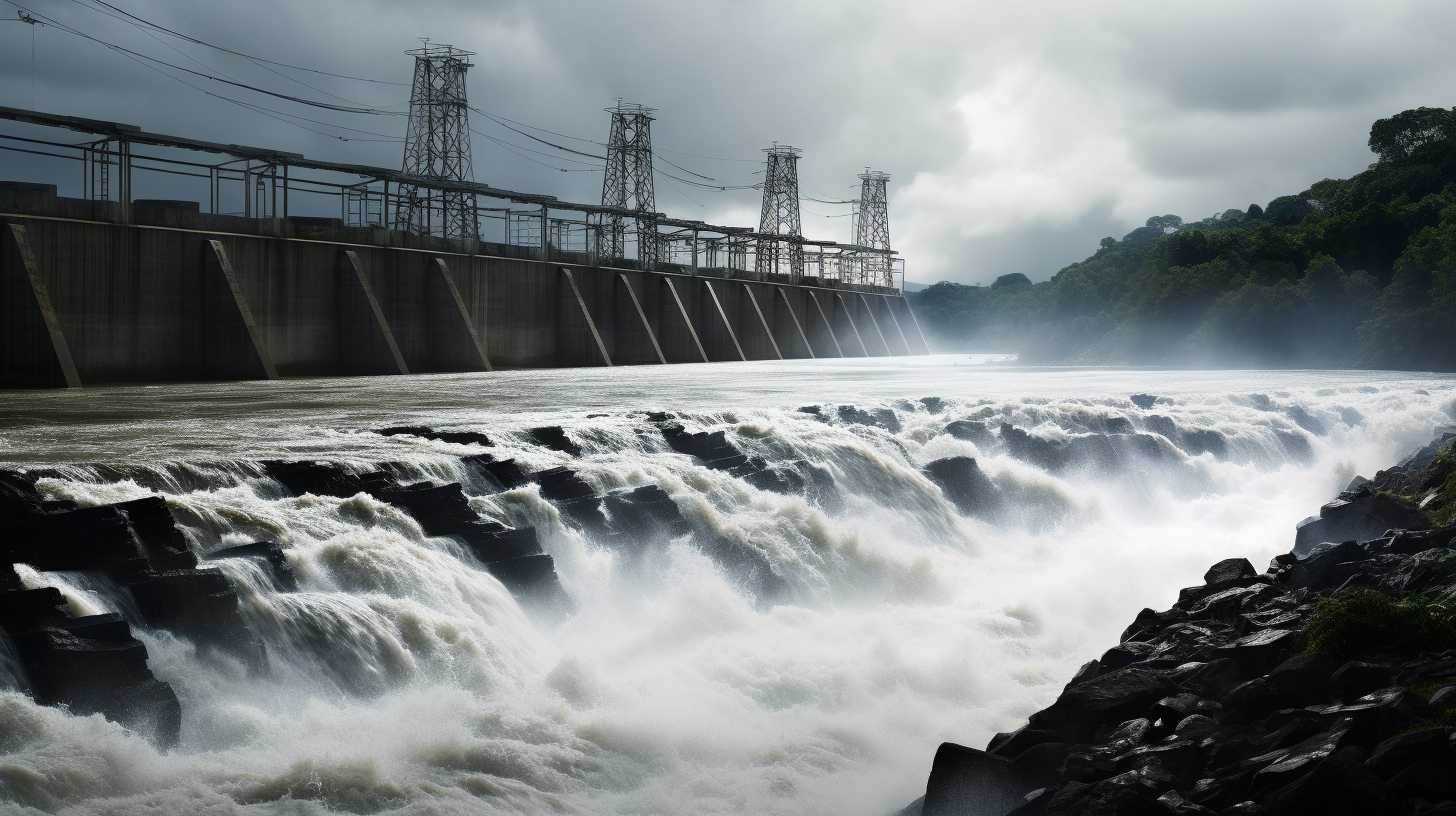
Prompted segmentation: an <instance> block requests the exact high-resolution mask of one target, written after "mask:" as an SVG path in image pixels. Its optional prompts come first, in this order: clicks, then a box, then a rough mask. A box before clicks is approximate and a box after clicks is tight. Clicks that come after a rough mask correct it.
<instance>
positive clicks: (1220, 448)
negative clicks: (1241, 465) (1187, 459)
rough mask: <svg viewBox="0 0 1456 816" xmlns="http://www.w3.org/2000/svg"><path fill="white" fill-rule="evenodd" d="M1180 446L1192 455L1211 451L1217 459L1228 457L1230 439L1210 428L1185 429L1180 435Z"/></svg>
mask: <svg viewBox="0 0 1456 816" xmlns="http://www.w3.org/2000/svg"><path fill="white" fill-rule="evenodd" d="M1178 447H1180V448H1182V449H1183V450H1184V451H1185V452H1186V453H1188V454H1189V455H1191V456H1198V455H1199V454H1203V453H1211V454H1213V456H1214V458H1217V459H1227V458H1228V440H1227V439H1225V438H1224V436H1223V434H1221V433H1219V432H1218V431H1215V430H1212V429H1208V428H1199V429H1194V430H1191V431H1187V430H1185V431H1183V432H1182V433H1181V434H1179V436H1178Z"/></svg>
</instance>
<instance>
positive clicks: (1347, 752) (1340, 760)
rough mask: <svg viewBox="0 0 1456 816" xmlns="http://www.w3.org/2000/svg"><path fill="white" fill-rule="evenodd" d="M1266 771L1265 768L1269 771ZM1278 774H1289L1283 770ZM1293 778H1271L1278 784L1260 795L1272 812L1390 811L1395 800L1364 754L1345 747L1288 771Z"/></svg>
mask: <svg viewBox="0 0 1456 816" xmlns="http://www.w3.org/2000/svg"><path fill="white" fill-rule="evenodd" d="M1267 771H1268V769H1266V771H1264V772H1261V773H1265V772H1267ZM1278 776H1285V774H1279V775H1278ZM1288 776H1291V777H1293V778H1290V779H1287V780H1283V779H1268V780H1266V781H1265V784H1267V785H1275V784H1276V782H1281V783H1282V784H1278V785H1277V786H1276V787H1272V789H1269V790H1268V791H1267V792H1266V793H1264V794H1263V795H1262V796H1260V799H1261V801H1262V804H1263V805H1264V812H1265V813H1267V814H1269V816H1305V815H1306V814H1314V813H1318V814H1321V815H1322V816H1326V815H1327V816H1368V814H1375V813H1387V812H1389V807H1390V804H1391V801H1392V797H1391V793H1390V790H1389V788H1388V787H1387V786H1386V785H1385V783H1384V782H1382V781H1381V780H1380V778H1379V777H1377V776H1376V775H1375V774H1373V773H1371V772H1370V771H1369V770H1367V769H1366V768H1364V767H1363V766H1362V765H1361V764H1360V755H1359V753H1358V752H1357V751H1355V750H1353V749H1343V750H1340V751H1337V752H1335V753H1333V754H1331V755H1330V756H1328V757H1325V758H1323V759H1318V760H1314V761H1312V762H1310V763H1309V767H1308V768H1304V767H1300V768H1298V769H1297V770H1296V772H1291V773H1289V774H1288Z"/></svg>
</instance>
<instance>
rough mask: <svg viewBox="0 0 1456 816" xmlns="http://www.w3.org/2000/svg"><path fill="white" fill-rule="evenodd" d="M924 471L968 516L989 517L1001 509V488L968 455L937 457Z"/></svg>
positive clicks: (958, 508) (957, 507)
mask: <svg viewBox="0 0 1456 816" xmlns="http://www.w3.org/2000/svg"><path fill="white" fill-rule="evenodd" d="M922 472H924V473H925V476H926V478H928V479H930V481H932V482H934V483H935V484H936V486H937V487H939V488H940V490H941V492H942V493H944V494H945V497H946V498H947V499H949V500H950V502H951V503H952V504H954V505H955V506H956V509H957V510H960V511H961V512H962V513H964V514H966V515H968V516H976V517H980V518H988V517H991V516H994V515H995V514H996V513H998V512H999V511H1000V510H1001V509H1002V502H1003V500H1002V497H1001V491H1000V490H998V489H997V488H996V485H995V483H993V482H992V481H991V479H990V478H989V477H987V476H986V474H984V473H982V472H981V469H980V467H978V466H977V465H976V460H975V459H972V458H971V457H969V456H951V457H948V458H945V459H937V460H935V461H934V462H931V463H930V464H928V465H926V466H925V468H924V469H923V471H922Z"/></svg>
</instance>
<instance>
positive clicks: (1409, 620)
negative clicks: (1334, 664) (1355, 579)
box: [1306, 588, 1456, 660]
mask: <svg viewBox="0 0 1456 816" xmlns="http://www.w3.org/2000/svg"><path fill="white" fill-rule="evenodd" d="M1306 636H1307V639H1308V640H1307V642H1308V649H1309V651H1311V652H1314V653H1316V654H1323V655H1328V656H1330V657H1334V658H1338V659H1341V660H1350V659H1355V658H1361V657H1368V656H1371V655H1392V656H1410V655H1416V654H1421V653H1424V652H1431V651H1440V650H1442V649H1449V648H1453V647H1456V612H1453V609H1452V607H1451V606H1450V604H1449V603H1448V602H1447V601H1437V600H1432V599H1431V598H1428V597H1426V596H1423V595H1409V596H1406V597H1402V598H1398V597H1396V596H1393V595H1390V594H1388V593H1385V592H1379V591H1377V590H1373V589H1363V588H1362V589H1349V590H1345V591H1342V592H1337V593H1335V594H1333V595H1330V596H1328V597H1326V598H1322V599H1321V600H1320V602H1319V604H1318V606H1317V607H1316V608H1315V612H1314V615H1313V616H1312V617H1311V618H1310V622H1309V628H1308V629H1307V630H1306Z"/></svg>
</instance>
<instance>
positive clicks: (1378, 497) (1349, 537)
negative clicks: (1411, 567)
mask: <svg viewBox="0 0 1456 816" xmlns="http://www.w3.org/2000/svg"><path fill="white" fill-rule="evenodd" d="M1428 526H1429V524H1428V523H1427V521H1426V518H1425V515H1424V514H1422V513H1421V512H1420V511H1419V510H1416V509H1415V508H1413V507H1410V506H1409V505H1406V504H1404V503H1403V502H1401V501H1400V500H1399V499H1396V498H1395V497H1394V496H1390V495H1388V494H1385V493H1374V492H1371V491H1370V490H1369V489H1368V488H1362V489H1361V490H1359V491H1358V492H1355V493H1345V494H1342V495H1341V497H1340V498H1338V499H1335V500H1334V501H1332V502H1329V503H1328V504H1326V505H1324V506H1323V507H1321V508H1320V513H1319V516H1318V517H1313V516H1312V517H1310V518H1307V519H1305V520H1304V521H1301V522H1300V523H1299V526H1298V527H1297V528H1296V530H1295V538H1294V552H1295V554H1296V555H1302V554H1304V553H1306V552H1308V551H1309V550H1310V549H1311V548H1312V547H1314V546H1315V545H1317V544H1320V543H1322V542H1331V541H1365V540H1369V539H1375V538H1380V537H1381V536H1382V535H1383V534H1384V533H1385V531H1386V530H1392V529H1408V530H1421V529H1425V528H1426V527H1428Z"/></svg>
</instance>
